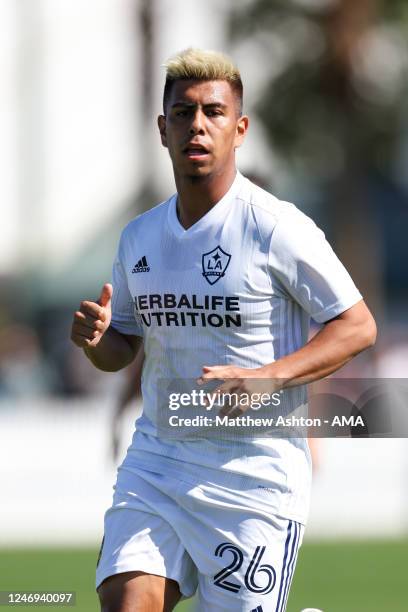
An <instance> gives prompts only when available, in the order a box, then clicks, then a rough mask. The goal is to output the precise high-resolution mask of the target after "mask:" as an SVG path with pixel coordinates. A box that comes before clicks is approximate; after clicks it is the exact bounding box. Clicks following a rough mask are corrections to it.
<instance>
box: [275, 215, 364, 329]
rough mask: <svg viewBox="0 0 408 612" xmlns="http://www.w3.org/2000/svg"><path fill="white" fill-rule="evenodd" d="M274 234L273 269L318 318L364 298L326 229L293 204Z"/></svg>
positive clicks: (287, 289) (321, 319)
mask: <svg viewBox="0 0 408 612" xmlns="http://www.w3.org/2000/svg"><path fill="white" fill-rule="evenodd" d="M288 206H290V209H289V210H288V211H285V212H284V213H283V214H282V215H281V217H280V219H279V220H278V222H277V224H276V226H275V228H274V230H273V233H272V238H271V244H270V252H269V266H270V273H271V274H272V275H273V276H274V277H275V278H277V279H278V281H279V282H280V284H281V285H282V286H283V288H284V291H285V292H286V293H287V294H288V295H289V296H290V297H291V298H293V300H295V301H296V302H297V303H298V304H300V306H302V308H303V309H304V310H305V311H306V312H307V313H308V314H309V315H310V316H311V317H312V318H313V319H314V320H315V321H316V322H317V323H324V322H325V321H329V320H330V319H332V318H334V317H336V316H337V315H339V314H341V313H342V312H344V311H345V310H348V309H349V308H351V307H352V306H354V304H356V303H357V302H359V301H360V300H361V299H362V296H361V294H360V292H359V291H358V289H357V287H356V286H355V284H354V282H353V280H352V279H351V277H350V275H349V273H348V272H347V270H346V269H345V267H344V266H343V264H342V263H341V261H340V260H339V259H338V257H337V256H336V254H335V253H334V251H333V249H332V248H331V246H330V244H329V243H328V242H327V240H326V238H325V235H324V233H323V232H322V231H321V230H320V229H319V228H318V227H317V226H316V224H315V223H314V222H313V221H312V220H311V219H310V218H309V217H307V216H306V215H305V214H303V213H302V212H301V211H299V210H298V209H297V208H296V207H294V206H293V205H288Z"/></svg>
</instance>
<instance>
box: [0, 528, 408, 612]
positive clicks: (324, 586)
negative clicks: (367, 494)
mask: <svg viewBox="0 0 408 612" xmlns="http://www.w3.org/2000/svg"><path fill="white" fill-rule="evenodd" d="M96 558H97V550H96V549H95V550H93V549H40V550H37V549H27V550H23V549H3V550H0V590H2V591H10V590H16V591H21V590H25V591H36V590H37V591H47V590H52V591H57V590H61V591H76V593H77V603H76V606H75V607H72V608H67V609H68V610H73V611H75V612H99V606H98V601H97V597H96V594H95V591H94V589H93V584H94V570H95V563H96ZM407 570H408V541H407V540H395V541H382V540H376V541H347V542H345V541H335V542H320V543H319V542H306V543H305V544H304V546H303V547H302V549H301V551H300V554H299V560H298V565H297V570H296V574H295V579H294V582H293V587H292V591H291V595H290V598H289V603H288V609H287V612H300V610H302V609H303V608H306V607H314V608H320V609H322V610H323V611H324V612H385V611H387V612H406V611H407V610H408V579H407ZM36 607H38V606H36ZM18 608H19V609H20V608H21V609H24V610H26V609H27V610H28V609H33V607H32V606H20V605H19V606H18ZM192 608H193V606H192V604H191V603H190V602H183V603H182V604H180V605H179V606H178V607H177V612H190V611H191V610H192ZM1 609H2V610H11V609H13V610H15V609H16V606H1ZM44 609H45V608H44ZM46 609H47V610H49V611H50V612H51V611H55V612H60V611H61V609H62V608H61V607H56V606H47V608H46Z"/></svg>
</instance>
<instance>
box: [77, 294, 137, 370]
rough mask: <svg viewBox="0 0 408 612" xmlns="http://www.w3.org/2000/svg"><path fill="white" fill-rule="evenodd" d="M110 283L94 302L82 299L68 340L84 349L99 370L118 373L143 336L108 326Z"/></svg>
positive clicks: (130, 358) (135, 350) (134, 352)
mask: <svg viewBox="0 0 408 612" xmlns="http://www.w3.org/2000/svg"><path fill="white" fill-rule="evenodd" d="M111 299H112V285H110V284H105V285H104V286H103V288H102V291H101V295H100V297H99V299H98V301H97V302H91V301H83V302H81V305H80V307H79V310H77V311H76V312H75V314H74V321H73V324H72V332H71V340H72V341H73V342H74V344H76V345H77V346H79V347H80V348H83V349H84V352H85V354H86V356H87V357H88V359H89V360H90V361H91V362H92V363H93V364H94V366H95V367H97V368H98V369H99V370H104V371H105V372H117V371H118V370H121V369H122V368H125V367H126V366H127V365H129V364H130V363H131V362H132V361H133V359H134V358H135V356H136V354H137V352H138V350H139V347H140V345H141V343H142V341H143V339H142V338H141V337H139V336H133V335H127V334H122V333H120V332H119V331H117V330H116V329H115V328H113V327H112V326H111V325H110V322H111V316H112V312H111Z"/></svg>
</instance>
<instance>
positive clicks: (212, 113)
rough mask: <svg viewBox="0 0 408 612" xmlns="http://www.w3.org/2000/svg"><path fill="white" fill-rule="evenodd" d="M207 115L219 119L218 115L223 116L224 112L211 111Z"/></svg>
mask: <svg viewBox="0 0 408 612" xmlns="http://www.w3.org/2000/svg"><path fill="white" fill-rule="evenodd" d="M207 115H208V116H209V117H217V116H218V115H222V112H221V111H220V110H209V111H207Z"/></svg>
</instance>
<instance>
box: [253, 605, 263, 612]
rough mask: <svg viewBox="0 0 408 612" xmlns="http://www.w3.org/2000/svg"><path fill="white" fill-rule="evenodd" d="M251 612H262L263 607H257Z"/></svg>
mask: <svg viewBox="0 0 408 612" xmlns="http://www.w3.org/2000/svg"><path fill="white" fill-rule="evenodd" d="M251 612H263V607H262V606H257V607H256V608H254V609H253V610H251Z"/></svg>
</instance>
